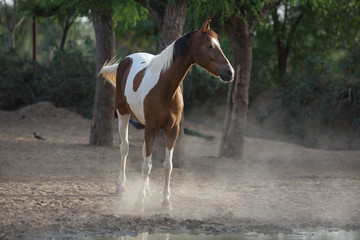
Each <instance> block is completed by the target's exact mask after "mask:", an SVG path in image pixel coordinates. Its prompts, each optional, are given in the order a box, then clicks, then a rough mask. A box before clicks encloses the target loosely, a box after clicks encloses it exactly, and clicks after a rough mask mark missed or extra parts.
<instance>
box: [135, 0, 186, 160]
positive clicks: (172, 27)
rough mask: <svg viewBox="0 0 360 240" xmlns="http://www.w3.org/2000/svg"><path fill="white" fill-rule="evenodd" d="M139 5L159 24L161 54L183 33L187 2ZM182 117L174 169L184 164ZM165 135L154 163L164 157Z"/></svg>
mask: <svg viewBox="0 0 360 240" xmlns="http://www.w3.org/2000/svg"><path fill="white" fill-rule="evenodd" d="M138 2H139V3H140V4H142V5H143V6H145V7H147V8H148V9H149V8H151V11H150V13H151V14H152V15H155V16H154V17H155V19H158V20H157V22H158V23H160V26H159V27H160V39H159V45H158V51H159V52H161V51H162V50H164V49H165V48H166V47H167V46H168V45H170V44H171V43H172V42H173V41H175V40H176V39H177V38H179V37H180V36H181V34H182V32H183V27H184V24H185V18H186V9H187V2H186V1H185V0H175V2H174V3H167V4H166V6H165V9H163V8H161V7H160V6H157V5H155V4H154V1H151V2H150V3H149V4H147V3H146V1H141V0H140V1H139V0H138ZM183 119H184V116H182V120H181V123H180V131H179V137H178V140H177V142H176V145H175V148H174V158H173V166H174V167H183V166H184V165H185V162H184V158H183V155H184V141H183V138H184V137H183V136H184V120H183ZM165 145H166V144H165V133H164V132H163V131H160V132H159V134H158V136H157V137H156V140H155V144H154V149H153V154H152V159H153V161H154V162H163V161H164V156H165Z"/></svg>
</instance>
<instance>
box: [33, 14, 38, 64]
mask: <svg viewBox="0 0 360 240" xmlns="http://www.w3.org/2000/svg"><path fill="white" fill-rule="evenodd" d="M32 50H33V60H34V62H36V61H37V21H36V18H35V17H33V19H32Z"/></svg>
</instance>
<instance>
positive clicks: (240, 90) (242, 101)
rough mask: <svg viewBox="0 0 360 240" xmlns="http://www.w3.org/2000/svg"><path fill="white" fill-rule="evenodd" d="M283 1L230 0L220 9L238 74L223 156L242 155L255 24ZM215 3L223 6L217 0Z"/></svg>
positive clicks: (230, 101) (230, 98) (232, 90)
mask: <svg viewBox="0 0 360 240" xmlns="http://www.w3.org/2000/svg"><path fill="white" fill-rule="evenodd" d="M280 1H281V0H279V1H276V0H271V1H260V0H258V1H252V2H247V1H246V2H242V1H235V2H233V1H228V2H227V3H225V4H224V6H225V7H223V8H218V9H220V10H222V11H223V12H222V13H220V16H222V17H221V18H222V19H223V20H222V29H223V31H224V33H225V35H226V36H227V38H228V39H229V41H230V44H231V47H232V51H233V61H232V64H233V67H234V70H235V78H234V81H233V82H232V83H231V85H230V87H229V91H228V98H227V101H228V105H227V106H228V107H227V112H226V117H225V129H224V132H223V137H222V141H221V147H220V155H221V156H225V157H231V158H237V159H242V156H243V148H244V136H245V129H246V118H247V108H248V101H249V100H248V99H249V96H248V93H249V84H250V71H251V63H252V43H253V40H254V28H255V26H256V24H257V23H258V22H259V21H260V19H262V18H263V16H264V15H265V14H266V13H267V12H268V11H270V10H271V9H272V8H274V7H276V5H277V4H279V3H280ZM213 7H215V8H216V7H219V6H217V5H216V2H214V3H213ZM218 13H219V11H218Z"/></svg>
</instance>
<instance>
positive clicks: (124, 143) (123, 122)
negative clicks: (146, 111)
mask: <svg viewBox="0 0 360 240" xmlns="http://www.w3.org/2000/svg"><path fill="white" fill-rule="evenodd" d="M116 112H117V115H118V118H119V125H118V130H119V134H120V139H121V143H120V157H121V167H120V174H119V180H118V184H117V188H116V192H115V194H116V195H121V194H122V193H123V192H124V190H125V182H126V175H125V169H126V158H127V155H128V153H129V140H128V127H129V119H130V115H129V114H127V115H120V113H119V112H118V111H116Z"/></svg>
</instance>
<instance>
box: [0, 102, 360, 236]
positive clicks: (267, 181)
mask: <svg viewBox="0 0 360 240" xmlns="http://www.w3.org/2000/svg"><path fill="white" fill-rule="evenodd" d="M186 125H187V126H188V127H190V128H192V129H194V130H198V131H201V132H203V133H207V134H210V135H214V136H216V139H215V140H214V141H211V142H210V141H207V140H205V139H202V138H198V137H193V136H186V137H185V143H186V146H185V149H186V153H185V157H186V166H185V168H183V169H174V171H173V174H172V182H171V190H172V203H173V211H172V212H168V213H166V212H164V211H163V210H162V209H161V201H162V189H163V181H164V174H163V169H162V168H161V163H158V162H155V163H154V164H153V165H154V167H153V170H152V172H151V176H150V188H151V193H152V195H151V196H150V197H149V198H148V199H147V200H146V210H145V213H139V212H138V210H137V209H136V208H135V202H136V200H137V197H138V191H139V185H140V176H141V173H140V170H141V163H142V159H141V147H142V141H143V140H142V137H143V132H142V131H141V130H136V129H134V128H133V127H130V130H129V131H130V133H129V135H130V154H129V157H128V167H127V180H128V181H127V190H126V192H125V195H124V196H123V198H121V199H120V198H117V197H115V196H113V195H112V193H113V192H114V191H115V187H116V181H117V177H118V172H119V165H120V163H119V148H118V145H119V137H118V135H117V134H115V135H114V136H115V140H114V141H115V143H114V147H94V146H89V145H88V139H89V129H90V121H89V120H86V119H83V118H81V117H80V116H79V115H77V114H74V113H71V112H69V111H67V110H65V109H61V108H55V107H54V106H53V105H52V104H50V103H39V104H36V105H33V106H28V107H26V108H23V109H21V110H18V111H15V112H4V111H0V239H15V238H26V239H28V238H48V237H51V236H55V237H64V236H67V237H69V238H71V237H74V236H76V237H78V238H81V236H98V235H124V234H135V233H139V232H144V231H148V232H172V233H185V232H190V233H229V232H230V233H243V232H251V231H256V232H263V233H271V232H291V231H293V230H294V229H314V228H316V229H345V230H355V231H360V151H329V150H319V149H313V148H305V147H303V146H300V145H295V144H290V143H286V142H280V141H274V140H264V139H260V138H246V146H245V150H246V152H245V159H244V160H243V161H238V160H232V159H223V158H218V157H217V153H218V149H219V144H220V136H221V132H220V131H219V130H216V129H213V128H209V127H206V126H204V125H199V124H194V123H190V122H187V123H186ZM33 132H36V133H37V134H38V135H40V136H42V137H44V138H46V141H41V140H37V139H35V138H34V137H33Z"/></svg>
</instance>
